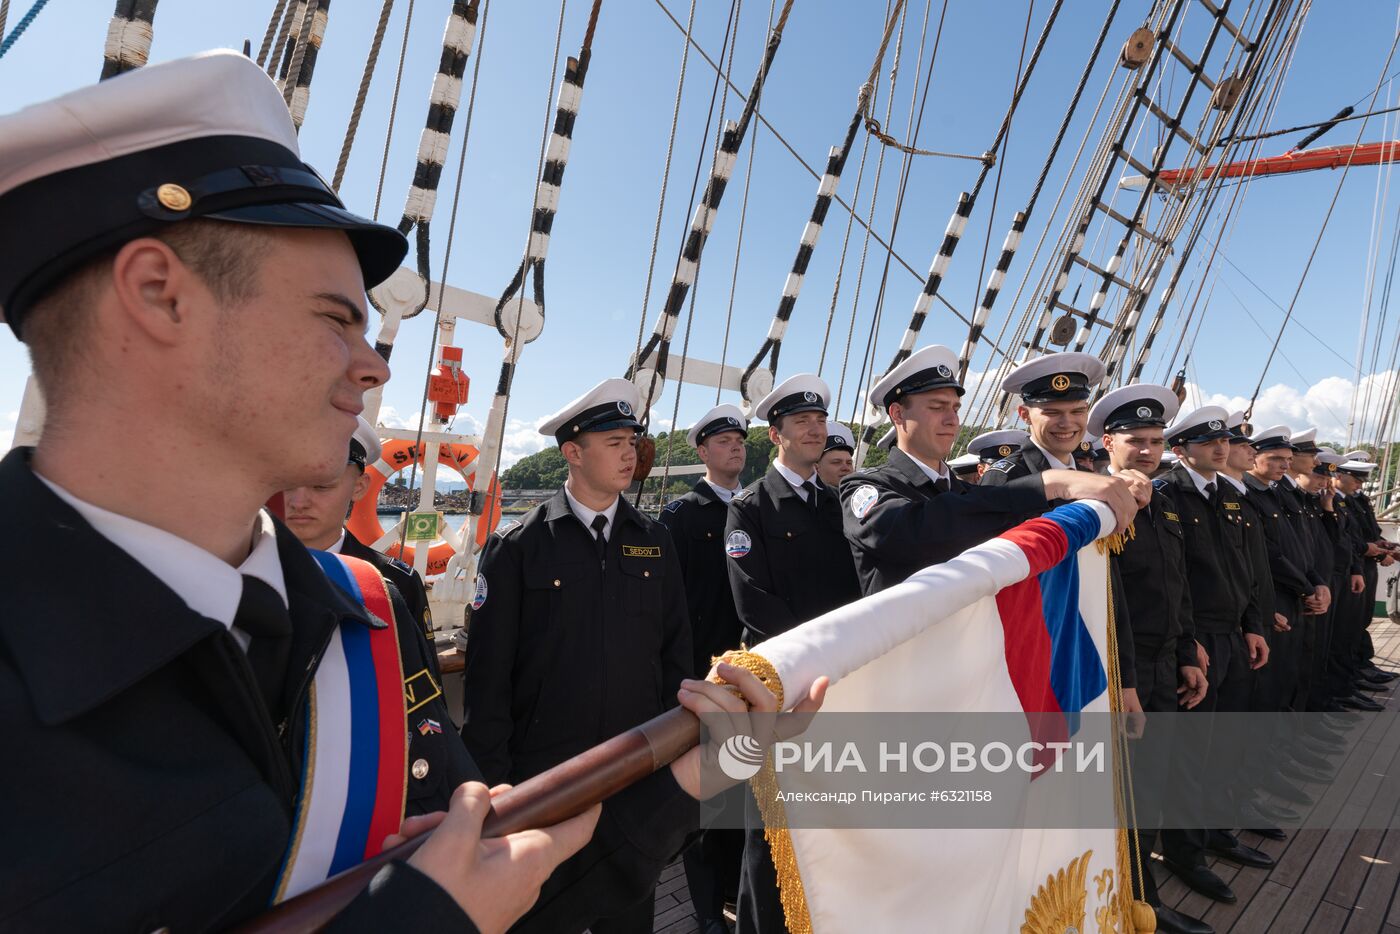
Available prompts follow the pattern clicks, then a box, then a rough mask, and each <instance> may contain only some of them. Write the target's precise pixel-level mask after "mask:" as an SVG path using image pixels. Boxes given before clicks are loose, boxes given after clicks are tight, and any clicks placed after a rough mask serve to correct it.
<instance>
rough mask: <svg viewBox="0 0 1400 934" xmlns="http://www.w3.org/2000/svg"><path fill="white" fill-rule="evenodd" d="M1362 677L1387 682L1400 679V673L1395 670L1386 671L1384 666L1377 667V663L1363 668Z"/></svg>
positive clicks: (1378, 682) (1379, 682) (1381, 682)
mask: <svg viewBox="0 0 1400 934" xmlns="http://www.w3.org/2000/svg"><path fill="white" fill-rule="evenodd" d="M1361 677H1363V678H1365V679H1366V680H1368V681H1374V682H1376V683H1377V684H1387V683H1389V682H1391V681H1395V680H1397V679H1400V674H1397V673H1396V672H1393V671H1386V670H1385V669H1384V668H1377V667H1376V666H1375V665H1365V666H1363V667H1362V669H1361Z"/></svg>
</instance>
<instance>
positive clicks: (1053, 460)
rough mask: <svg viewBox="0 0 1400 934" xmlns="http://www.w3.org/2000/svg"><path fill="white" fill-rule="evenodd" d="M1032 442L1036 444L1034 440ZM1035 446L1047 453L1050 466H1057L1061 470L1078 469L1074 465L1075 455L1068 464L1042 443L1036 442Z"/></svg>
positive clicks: (1046, 456)
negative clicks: (1042, 445)
mask: <svg viewBox="0 0 1400 934" xmlns="http://www.w3.org/2000/svg"><path fill="white" fill-rule="evenodd" d="M1031 444H1035V442H1034V441H1032V442H1031ZM1035 446H1036V449H1037V450H1039V451H1040V453H1042V454H1044V455H1045V459H1046V460H1047V461H1049V462H1050V466H1051V467H1055V468H1058V469H1060V470H1078V469H1079V468H1078V467H1076V466H1075V465H1074V458H1073V457H1070V463H1068V464H1066V463H1065V462H1064V461H1062V460H1060V459H1059V458H1058V457H1056V456H1055V455H1054V454H1051V453H1050V452H1049V451H1047V450H1045V448H1043V447H1041V446H1040V445H1038V444H1035Z"/></svg>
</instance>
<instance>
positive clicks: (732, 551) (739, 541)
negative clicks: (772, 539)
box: [724, 529, 753, 558]
mask: <svg viewBox="0 0 1400 934" xmlns="http://www.w3.org/2000/svg"><path fill="white" fill-rule="evenodd" d="M750 551H753V539H751V538H749V533H748V532H745V531H743V530H742V529H735V530H734V531H732V532H730V533H729V537H728V538H726V539H725V540H724V553H725V554H727V555H729V557H731V558H742V557H744V555H746V554H748V553H749V552H750Z"/></svg>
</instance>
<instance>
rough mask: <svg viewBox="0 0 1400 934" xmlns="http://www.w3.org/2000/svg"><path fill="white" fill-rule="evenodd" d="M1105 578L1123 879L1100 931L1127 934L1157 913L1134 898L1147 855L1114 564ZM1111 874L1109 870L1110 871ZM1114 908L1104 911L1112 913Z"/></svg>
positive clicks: (1144, 930)
mask: <svg viewBox="0 0 1400 934" xmlns="http://www.w3.org/2000/svg"><path fill="white" fill-rule="evenodd" d="M1124 535H1125V536H1126V537H1127V538H1129V539H1131V538H1132V537H1133V527H1132V526H1131V525H1130V526H1128V529H1127V531H1126V532H1125V533H1124ZM1115 538H1118V539H1119V542H1118V547H1117V548H1116V549H1115V548H1114V547H1113V543H1112V542H1111V541H1109V539H1115ZM1109 539H1100V540H1099V542H1098V543H1097V544H1098V545H1100V546H1101V547H1100V548H1099V553H1100V554H1104V562H1105V564H1107V563H1108V562H1109V561H1111V560H1112V559H1111V558H1110V557H1108V555H1107V554H1105V549H1104V547H1102V546H1104V545H1105V543H1106V542H1107V549H1108V550H1109V551H1112V552H1113V554H1119V553H1121V552H1122V540H1121V538H1119V536H1109ZM1104 571H1105V574H1104V579H1105V583H1106V585H1107V596H1108V640H1107V641H1108V653H1107V654H1108V664H1107V665H1106V666H1105V667H1106V668H1107V669H1108V672H1107V673H1108V699H1109V709H1110V710H1112V711H1113V713H1115V714H1119V715H1120V716H1116V717H1114V718H1113V722H1112V727H1111V728H1112V730H1113V811H1114V817H1115V821H1114V823H1115V824H1117V829H1116V830H1115V831H1114V849H1115V857H1116V858H1115V862H1116V863H1117V866H1118V878H1119V880H1120V881H1121V882H1122V883H1123V884H1121V885H1119V886H1118V887H1117V893H1116V895H1117V902H1116V903H1115V904H1114V905H1113V906H1112V909H1116V912H1117V914H1118V919H1117V921H1118V924H1113V923H1112V921H1111V920H1110V918H1109V917H1102V916H1098V915H1096V920H1097V921H1098V923H1099V929H1100V930H1101V931H1115V930H1118V931H1123V932H1124V934H1152V932H1154V931H1156V930H1157V915H1156V912H1154V911H1153V910H1152V906H1151V905H1149V904H1147V903H1146V902H1141V901H1138V900H1136V899H1135V898H1134V897H1133V886H1132V875H1131V872H1132V870H1133V869H1136V870H1137V873H1138V878H1139V879H1141V878H1142V873H1143V871H1144V869H1143V865H1142V853H1141V851H1140V850H1139V848H1138V844H1137V834H1135V833H1131V832H1130V828H1132V827H1134V826H1136V824H1137V804H1136V801H1135V800H1134V798H1133V777H1132V770H1131V768H1130V756H1129V752H1128V733H1127V729H1126V724H1125V723H1124V719H1123V717H1122V716H1121V714H1122V713H1123V677H1122V673H1121V672H1120V671H1119V670H1118V631H1117V630H1118V627H1117V619H1116V617H1115V614H1114V612H1113V574H1112V568H1110V567H1105V568H1104ZM1106 874H1107V873H1104V875H1106ZM1096 881H1097V882H1098V884H1099V889H1100V894H1103V890H1104V889H1105V888H1106V887H1108V888H1111V887H1112V886H1113V881H1112V879H1111V878H1110V879H1107V880H1104V879H1102V878H1100V879H1098V880H1096ZM1112 909H1103V910H1101V911H1102V912H1103V913H1105V914H1109V915H1110V916H1111V914H1112Z"/></svg>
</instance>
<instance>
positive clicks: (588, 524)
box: [564, 482, 622, 538]
mask: <svg viewBox="0 0 1400 934" xmlns="http://www.w3.org/2000/svg"><path fill="white" fill-rule="evenodd" d="M564 495H565V496H566V497H568V500H569V508H570V509H572V510H573V511H574V515H576V516H578V521H580V522H582V523H583V524H584V527H585V528H587V529H588V534H589V535H592V534H593V517H594V516H603V517H604V518H606V519H607V520H608V522H607V525H605V526H603V538H608V537H610V536H611V535H612V525H613V517H614V516H616V515H617V504H618V503H619V502H620V501H621V500H622V497H620V496H615V497H613V501H612V505H610V506H609V507H608V508H607V509H604V510H602V511H601V512H600V511H598V510H597V509H589V508H588V507H587V506H585V505H583V503H580V502H579V501H578V500H576V499H574V494H573V493H572V492H570V491H569V484H568V483H567V482H566V483H565V484H564Z"/></svg>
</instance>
